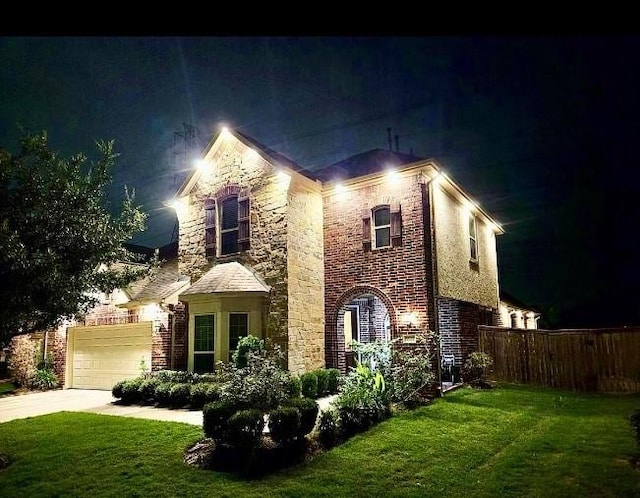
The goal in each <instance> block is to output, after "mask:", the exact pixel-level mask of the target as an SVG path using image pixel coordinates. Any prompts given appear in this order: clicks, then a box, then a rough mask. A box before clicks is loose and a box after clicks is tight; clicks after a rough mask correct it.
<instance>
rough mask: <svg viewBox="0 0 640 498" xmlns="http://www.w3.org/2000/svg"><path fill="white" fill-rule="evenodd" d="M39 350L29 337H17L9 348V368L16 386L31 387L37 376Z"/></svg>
mask: <svg viewBox="0 0 640 498" xmlns="http://www.w3.org/2000/svg"><path fill="white" fill-rule="evenodd" d="M37 352H38V348H37V346H36V344H35V342H34V341H32V340H31V338H30V337H29V336H27V335H22V336H16V337H14V338H13V339H12V340H11V344H10V346H9V361H8V368H9V372H10V373H11V377H12V378H13V380H14V381H15V382H16V384H18V385H20V386H23V387H29V386H30V385H31V380H32V379H33V378H34V376H35V375H36V370H37V368H36V364H37V362H36V355H37Z"/></svg>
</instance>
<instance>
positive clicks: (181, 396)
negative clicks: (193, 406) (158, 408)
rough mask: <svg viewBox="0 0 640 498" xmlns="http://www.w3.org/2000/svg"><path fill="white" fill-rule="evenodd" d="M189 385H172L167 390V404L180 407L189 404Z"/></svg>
mask: <svg viewBox="0 0 640 498" xmlns="http://www.w3.org/2000/svg"><path fill="white" fill-rule="evenodd" d="M190 387H191V384H173V385H172V386H171V389H170V390H169V404H170V405H171V406H175V407H180V406H184V405H186V404H187V403H189V399H190V398H189V396H190V394H191V393H190V389H189V388H190Z"/></svg>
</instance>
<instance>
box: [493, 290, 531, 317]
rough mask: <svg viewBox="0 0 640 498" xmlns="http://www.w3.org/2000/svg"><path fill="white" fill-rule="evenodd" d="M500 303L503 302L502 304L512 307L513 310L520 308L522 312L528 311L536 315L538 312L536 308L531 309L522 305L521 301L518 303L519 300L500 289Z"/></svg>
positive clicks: (526, 305)
mask: <svg viewBox="0 0 640 498" xmlns="http://www.w3.org/2000/svg"><path fill="white" fill-rule="evenodd" d="M500 301H502V302H504V303H508V304H510V305H512V306H513V307H514V308H520V309H523V310H529V311H533V312H535V313H538V312H539V310H537V309H536V308H533V307H531V306H529V305H528V304H525V303H523V302H522V301H520V300H519V299H517V298H515V297H514V296H512V295H511V294H509V293H508V292H507V291H505V290H503V289H500Z"/></svg>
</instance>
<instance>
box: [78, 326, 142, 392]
mask: <svg viewBox="0 0 640 498" xmlns="http://www.w3.org/2000/svg"><path fill="white" fill-rule="evenodd" d="M151 331H152V322H141V323H129V324H124V325H105V326H98V327H71V328H69V335H68V342H67V348H68V351H67V358H68V359H70V360H71V361H70V362H69V363H68V365H70V367H71V368H70V369H69V370H68V373H67V375H68V386H69V387H74V388H78V389H105V390H111V388H112V387H113V385H114V384H115V383H116V382H118V381H120V380H123V379H130V378H133V377H137V376H139V375H140V363H141V361H142V360H144V363H145V365H146V367H147V368H150V367H151Z"/></svg>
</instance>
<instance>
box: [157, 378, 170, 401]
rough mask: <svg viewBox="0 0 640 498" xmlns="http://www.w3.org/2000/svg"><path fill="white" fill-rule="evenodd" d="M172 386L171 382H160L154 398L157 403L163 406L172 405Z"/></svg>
mask: <svg viewBox="0 0 640 498" xmlns="http://www.w3.org/2000/svg"><path fill="white" fill-rule="evenodd" d="M171 386H173V384H171V382H160V383H159V384H158V385H157V386H156V391H155V393H154V398H155V400H156V402H157V403H159V404H161V405H169V404H171Z"/></svg>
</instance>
